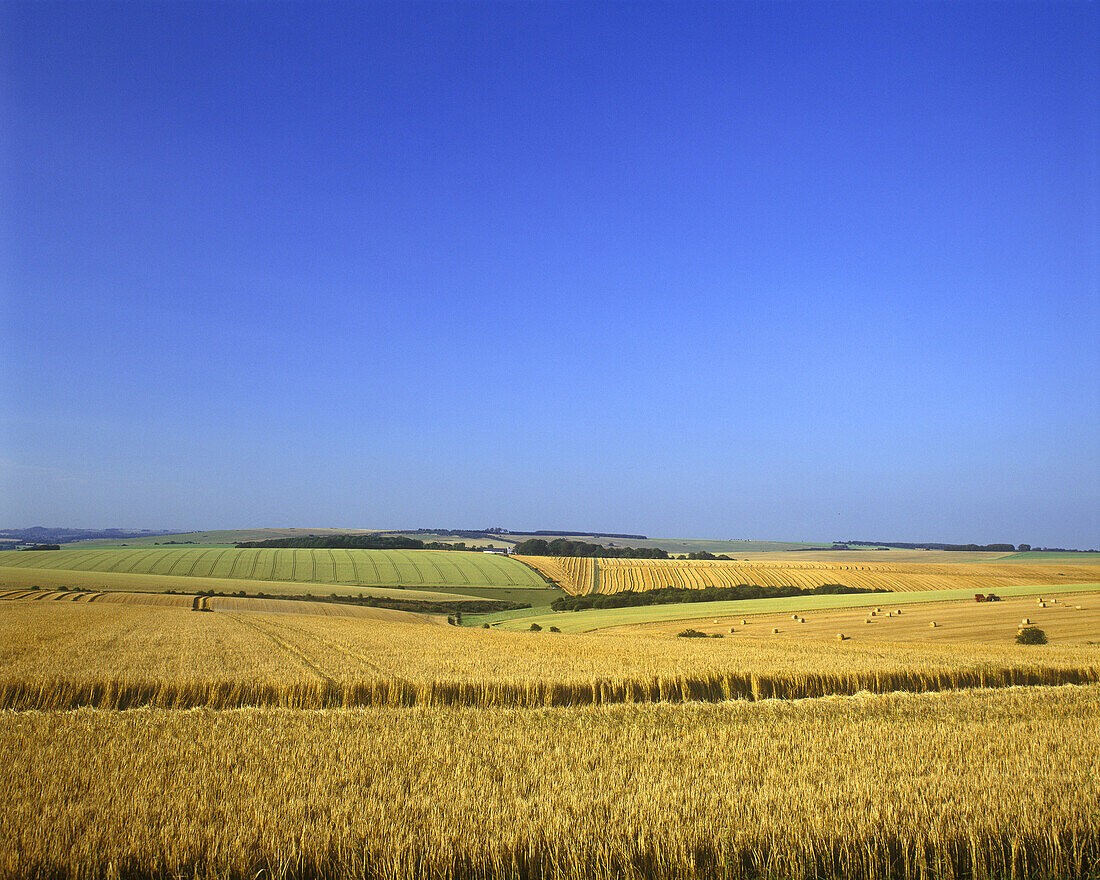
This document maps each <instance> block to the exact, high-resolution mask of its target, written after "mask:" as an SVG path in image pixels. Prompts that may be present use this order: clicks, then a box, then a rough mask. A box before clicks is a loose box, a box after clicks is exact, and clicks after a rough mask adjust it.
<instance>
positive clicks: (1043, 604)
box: [1039, 602, 1047, 608]
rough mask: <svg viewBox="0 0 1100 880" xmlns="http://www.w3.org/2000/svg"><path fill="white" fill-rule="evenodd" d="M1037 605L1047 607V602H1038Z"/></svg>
mask: <svg viewBox="0 0 1100 880" xmlns="http://www.w3.org/2000/svg"><path fill="white" fill-rule="evenodd" d="M1039 607H1040V608H1046V607H1047V603H1046V602H1040V603H1039Z"/></svg>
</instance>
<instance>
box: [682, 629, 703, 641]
mask: <svg viewBox="0 0 1100 880" xmlns="http://www.w3.org/2000/svg"><path fill="white" fill-rule="evenodd" d="M677 635H678V636H679V637H680V638H681V639H705V638H706V637H707V634H706V633H701V632H699V630H697V629H685V630H684V631H683V632H681V633H677Z"/></svg>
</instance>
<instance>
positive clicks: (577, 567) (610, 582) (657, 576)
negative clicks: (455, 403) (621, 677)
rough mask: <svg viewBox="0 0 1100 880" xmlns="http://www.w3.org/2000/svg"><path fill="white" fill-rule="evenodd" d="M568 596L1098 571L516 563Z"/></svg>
mask: <svg viewBox="0 0 1100 880" xmlns="http://www.w3.org/2000/svg"><path fill="white" fill-rule="evenodd" d="M517 559H521V560H523V561H524V562H526V563H527V564H528V565H530V566H532V567H534V568H537V569H538V570H539V571H541V572H542V573H543V574H545V575H546V577H547V578H549V579H550V580H552V581H555V582H556V583H559V584H561V586H562V588H563V589H564V590H565V591H566V592H567V593H571V594H573V595H586V594H589V593H620V592H623V591H626V590H634V591H639V592H640V591H644V590H655V589H659V588H661V587H680V588H684V589H704V588H706V587H734V586H737V585H739V584H752V585H755V586H761V587H799V588H801V589H812V588H813V587H818V586H821V585H823V584H843V585H844V586H847V587H861V588H864V589H877V590H893V591H903V592H908V591H912V590H960V589H972V590H974V592H995V591H996V590H997V589H998V588H1004V587H1009V586H1025V585H1028V584H1073V583H1094V582H1097V581H1100V565H1096V564H1092V565H1054V566H1051V565H1049V564H1048V565H1026V564H1021V563H1013V564H1006V565H999V564H979V563H960V564H920V563H893V564H891V563H878V564H876V563H854V562H821V561H816V560H810V559H798V560H794V561H790V562H787V561H785V560H784V561H774V560H766V561H752V562H747V561H744V562H743V561H730V562H727V561H724V560H723V561H711V560H688V559H558V558H555V557H549V556H520V557H517Z"/></svg>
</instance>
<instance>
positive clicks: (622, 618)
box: [494, 582, 1100, 633]
mask: <svg viewBox="0 0 1100 880" xmlns="http://www.w3.org/2000/svg"><path fill="white" fill-rule="evenodd" d="M1097 589H1100V582H1096V583H1088V584H1025V585H1020V586H1005V587H999V588H998V591H997V592H998V594H999V595H1003V596H1006V597H1015V596H1040V595H1043V594H1044V593H1050V594H1051V595H1061V594H1063V593H1087V592H1094V591H1095V590H1097ZM973 597H974V592H973V590H970V589H963V590H937V591H931V590H916V591H913V592H907V593H852V594H844V595H826V596H792V597H789V598H781V599H741V600H737V601H731V602H685V603H679V604H669V605H641V606H636V607H633V608H608V609H604V610H598V609H591V610H585V611H559V612H551V613H550V614H540V615H535V616H528V617H519V618H516V619H513V620H506V621H502V622H500V623H497V624H494V626H495V627H497V628H499V629H509V630H523V629H529V628H530V627H531V624H538V625H539V626H541V627H542V628H543V629H548V628H549V627H551V626H556V627H558V629H560V630H561V631H562V632H569V633H584V632H594V631H596V630H600V629H608V628H611V627H617V626H629V625H635V624H645V623H658V622H661V621H673V620H681V621H686V622H690V621H692V620H703V619H705V618H714V617H742V616H746V615H751V614H774V613H784V612H797V611H806V612H810V611H821V610H825V609H835V608H874V607H876V606H880V605H881V606H883V607H886V606H897V605H915V604H918V603H919V604H923V603H926V602H957V601H959V600H966V599H970V600H972V599H973Z"/></svg>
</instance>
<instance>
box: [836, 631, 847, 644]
mask: <svg viewBox="0 0 1100 880" xmlns="http://www.w3.org/2000/svg"><path fill="white" fill-rule="evenodd" d="M847 638H848V637H847V636H846V635H844V633H837V634H836V640H837V641H838V642H843V641H844V640H845V639H847Z"/></svg>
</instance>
